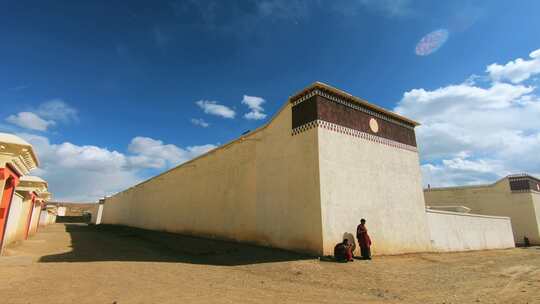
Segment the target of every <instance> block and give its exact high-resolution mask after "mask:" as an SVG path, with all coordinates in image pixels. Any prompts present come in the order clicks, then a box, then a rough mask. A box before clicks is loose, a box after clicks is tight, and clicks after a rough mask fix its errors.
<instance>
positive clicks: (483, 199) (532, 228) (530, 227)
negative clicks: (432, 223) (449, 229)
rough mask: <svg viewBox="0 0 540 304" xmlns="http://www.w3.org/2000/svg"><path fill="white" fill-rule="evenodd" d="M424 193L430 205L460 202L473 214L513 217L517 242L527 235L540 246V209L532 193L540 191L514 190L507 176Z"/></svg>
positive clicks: (458, 203) (456, 203)
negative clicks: (484, 184) (534, 202)
mask: <svg viewBox="0 0 540 304" xmlns="http://www.w3.org/2000/svg"><path fill="white" fill-rule="evenodd" d="M424 196H425V200H426V205H427V206H443V205H460V206H465V207H468V208H471V213H477V214H485V215H494V216H507V217H510V219H511V221H512V229H513V232H514V239H515V241H516V243H518V244H519V243H523V238H524V236H527V237H528V238H529V240H530V241H531V242H532V243H533V244H539V245H540V231H539V225H538V223H540V221H539V216H538V214H539V213H538V212H537V211H536V210H538V209H540V208H539V207H536V208H535V205H534V204H533V196H534V197H537V196H538V194H536V193H531V192H511V191H510V185H509V183H508V180H507V179H502V180H501V181H499V182H497V183H495V184H494V185H491V186H479V187H456V188H440V189H431V190H426V191H424ZM536 206H538V205H536ZM535 209H536V210H535Z"/></svg>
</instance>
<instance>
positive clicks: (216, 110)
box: [195, 100, 236, 118]
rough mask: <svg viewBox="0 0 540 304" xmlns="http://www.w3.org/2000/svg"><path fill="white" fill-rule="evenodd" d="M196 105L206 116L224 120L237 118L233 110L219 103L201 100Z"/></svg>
mask: <svg viewBox="0 0 540 304" xmlns="http://www.w3.org/2000/svg"><path fill="white" fill-rule="evenodd" d="M195 104H196V105H198V106H199V107H200V108H201V109H203V111H204V113H206V114H211V115H216V116H221V117H223V118H234V117H235V116H236V113H235V112H234V110H233V109H231V108H229V107H227V106H224V105H221V104H219V103H218V102H217V101H210V100H199V101H197V102H195Z"/></svg>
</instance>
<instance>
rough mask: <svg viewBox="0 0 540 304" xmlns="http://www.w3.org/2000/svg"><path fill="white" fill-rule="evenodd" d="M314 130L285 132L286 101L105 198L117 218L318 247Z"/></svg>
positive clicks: (106, 214) (108, 212)
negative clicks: (219, 143) (230, 135)
mask: <svg viewBox="0 0 540 304" xmlns="http://www.w3.org/2000/svg"><path fill="white" fill-rule="evenodd" d="M317 165H318V155H317V132H316V130H315V129H313V130H310V131H307V132H304V133H303V134H301V135H297V136H291V107H290V105H289V104H288V105H286V106H285V107H284V108H283V110H282V111H281V112H280V113H279V114H278V115H277V116H276V117H275V118H274V119H273V120H272V121H271V122H270V123H269V125H268V126H267V127H265V128H262V129H261V130H259V131H256V132H254V133H252V134H248V135H247V136H245V137H243V139H239V140H237V141H235V142H233V143H231V144H228V145H225V146H223V147H220V148H218V149H217V150H214V151H212V152H209V153H208V154H206V155H203V156H202V157H199V158H197V159H195V160H193V161H191V162H188V163H186V164H184V165H182V166H179V167H177V168H175V169H172V170H170V171H168V172H166V173H164V174H162V175H159V176H157V177H155V178H152V179H150V180H148V181H146V182H144V183H142V184H139V185H137V186H135V187H133V188H130V189H128V190H126V191H124V192H121V193H118V194H116V195H114V196H112V197H110V198H107V199H106V201H105V205H104V210H103V218H102V222H103V223H104V224H121V225H127V226H133V227H140V228H145V229H153V230H162V231H169V232H177V233H183V234H191V235H198V236H206V237H213V238H219V239H232V240H237V241H244V242H251V243H256V244H260V245H264V246H271V247H279V248H284V249H290V250H295V251H300V252H307V253H312V254H321V253H322V236H321V233H322V228H321V220H320V219H321V213H320V198H319V180H318V166H317Z"/></svg>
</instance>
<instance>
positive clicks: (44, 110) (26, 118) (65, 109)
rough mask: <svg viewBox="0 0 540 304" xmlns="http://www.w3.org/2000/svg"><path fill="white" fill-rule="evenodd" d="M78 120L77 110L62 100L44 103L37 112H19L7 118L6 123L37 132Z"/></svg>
mask: <svg viewBox="0 0 540 304" xmlns="http://www.w3.org/2000/svg"><path fill="white" fill-rule="evenodd" d="M77 120H78V114H77V110H75V109H74V108H72V107H71V106H69V105H68V104H67V103H65V102H64V101H62V100H61V99H53V100H50V101H47V102H44V103H42V104H41V105H39V106H38V108H37V109H36V111H35V112H29V111H27V112H19V113H17V114H14V115H10V116H8V117H7V118H6V121H7V122H9V123H11V124H14V125H16V126H19V127H21V128H25V129H29V130H36V131H47V129H48V128H49V127H51V126H54V125H56V124H57V122H63V123H69V122H71V121H77Z"/></svg>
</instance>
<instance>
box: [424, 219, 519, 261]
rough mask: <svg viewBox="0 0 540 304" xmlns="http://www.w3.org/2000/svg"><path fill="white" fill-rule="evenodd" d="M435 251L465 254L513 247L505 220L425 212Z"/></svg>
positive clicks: (510, 230)
mask: <svg viewBox="0 0 540 304" xmlns="http://www.w3.org/2000/svg"><path fill="white" fill-rule="evenodd" d="M426 213H427V219H428V225H429V231H430V236H431V245H432V247H433V250H434V251H467V250H484V249H504V248H513V247H514V236H513V233H512V224H511V222H510V218H508V217H497V216H486V215H478V214H469V213H457V212H449V211H441V210H430V209H428V210H426Z"/></svg>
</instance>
